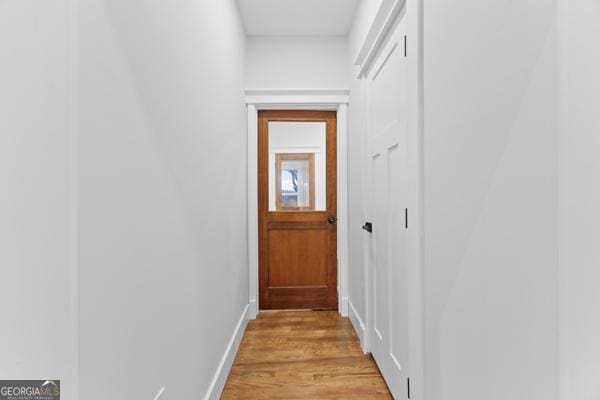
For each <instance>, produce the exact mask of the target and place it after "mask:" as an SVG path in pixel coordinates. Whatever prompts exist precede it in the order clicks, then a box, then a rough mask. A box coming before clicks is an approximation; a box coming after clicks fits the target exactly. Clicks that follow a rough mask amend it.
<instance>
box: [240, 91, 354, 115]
mask: <svg viewBox="0 0 600 400" xmlns="http://www.w3.org/2000/svg"><path fill="white" fill-rule="evenodd" d="M349 101H350V91H349V90H348V89H247V90H246V104H254V105H256V106H257V107H258V108H260V109H266V108H279V109H282V108H288V107H289V108H294V109H302V108H303V107H310V108H312V109H315V107H323V106H325V107H329V108H327V109H331V110H335V109H337V107H338V106H339V105H340V104H348V103H349Z"/></svg>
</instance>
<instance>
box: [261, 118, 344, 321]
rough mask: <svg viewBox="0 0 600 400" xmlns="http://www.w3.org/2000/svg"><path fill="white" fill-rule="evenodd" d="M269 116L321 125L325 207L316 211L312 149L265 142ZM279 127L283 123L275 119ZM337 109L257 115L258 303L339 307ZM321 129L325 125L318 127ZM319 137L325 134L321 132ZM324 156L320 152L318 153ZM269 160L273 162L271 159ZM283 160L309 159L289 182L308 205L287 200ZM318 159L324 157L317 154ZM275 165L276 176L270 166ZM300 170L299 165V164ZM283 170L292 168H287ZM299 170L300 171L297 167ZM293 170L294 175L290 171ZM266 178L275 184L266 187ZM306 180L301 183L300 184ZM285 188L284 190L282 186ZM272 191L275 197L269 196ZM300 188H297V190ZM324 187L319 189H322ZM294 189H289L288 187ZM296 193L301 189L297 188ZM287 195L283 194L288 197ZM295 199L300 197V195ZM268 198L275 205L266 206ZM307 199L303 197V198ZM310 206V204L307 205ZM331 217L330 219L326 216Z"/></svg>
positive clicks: (263, 305) (283, 306) (265, 306)
mask: <svg viewBox="0 0 600 400" xmlns="http://www.w3.org/2000/svg"><path fill="white" fill-rule="evenodd" d="M270 122H276V123H278V122H296V123H301V122H310V123H312V124H314V123H315V122H319V123H320V124H317V125H319V126H321V127H322V126H323V124H324V126H325V130H324V135H325V140H324V142H323V143H324V144H325V149H324V152H325V156H326V157H325V178H324V180H325V181H324V182H323V180H321V182H322V184H324V185H325V203H326V204H325V205H326V207H325V210H322V211H315V210H314V208H315V207H313V206H314V204H316V201H315V198H314V196H315V193H316V192H317V190H316V189H315V181H314V180H315V176H316V175H317V174H316V172H315V162H314V160H315V154H311V153H308V152H307V150H306V149H304V150H301V151H300V150H298V151H297V152H296V153H293V152H291V150H289V148H287V149H286V150H282V151H283V153H277V152H275V151H273V150H272V149H271V148H270V146H269V124H270ZM278 127H279V128H278V129H281V124H279V125H278ZM336 129H337V122H336V114H335V112H333V111H287V110H282V111H260V112H259V115H258V206H259V210H258V219H259V307H260V309H263V310H265V309H302V308H318V309H331V308H337V301H338V300H337V226H336V221H337V218H336V216H337V160H336V153H337V151H336ZM321 132H323V131H321ZM321 137H323V136H321ZM321 157H322V156H321ZM270 160H274V161H272V162H273V164H271V161H270ZM282 160H291V162H295V161H297V160H308V161H307V162H308V163H309V168H308V169H307V171H308V173H307V174H306V176H305V177H306V178H308V179H309V181H310V182H303V181H302V180H301V179H298V180H297V181H296V178H294V182H293V185H294V186H296V187H301V188H304V189H305V190H308V191H309V193H310V196H309V200H308V204H309V207H296V206H295V204H293V205H291V206H286V201H287V200H286V201H283V200H282V199H280V197H281V196H283V195H284V194H285V195H287V196H289V195H290V190H291V187H290V182H289V181H288V182H287V186H286V187H285V188H284V186H283V184H282V181H280V179H281V180H283V175H281V174H282V168H283V167H282V162H283V161H282ZM321 160H322V158H321ZM270 167H274V168H275V172H276V174H275V178H274V181H273V180H272V179H273V178H272V177H270V175H269V168H270ZM298 171H300V170H298ZM287 173H288V174H289V173H292V174H294V173H296V172H295V171H293V170H291V171H287ZM297 175H298V176H299V175H301V173H299V172H298V173H297ZM292 176H293V175H292ZM269 184H275V185H276V189H275V190H270V187H269ZM303 184H304V185H305V186H302V185H303ZM284 189H285V190H284ZM270 193H271V195H273V194H272V193H274V194H275V196H277V197H276V199H275V201H273V199H269V195H270ZM297 193H300V192H297ZM321 193H322V192H321ZM292 194H293V192H292ZM298 198H300V194H298ZM286 199H287V198H286ZM298 201H299V200H298ZM270 204H275V205H276V208H274V209H269V205H270ZM305 204H306V203H305ZM307 209H308V210H307ZM330 219H331V220H330Z"/></svg>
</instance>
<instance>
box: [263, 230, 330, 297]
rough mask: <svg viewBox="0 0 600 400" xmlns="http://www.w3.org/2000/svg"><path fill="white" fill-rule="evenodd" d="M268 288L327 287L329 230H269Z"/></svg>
mask: <svg viewBox="0 0 600 400" xmlns="http://www.w3.org/2000/svg"><path fill="white" fill-rule="evenodd" d="M269 246H270V251H269V277H268V282H269V287H270V288H274V287H291V286H321V287H323V286H326V285H327V230H325V229H320V228H317V229H315V228H305V229H293V228H292V229H271V230H269Z"/></svg>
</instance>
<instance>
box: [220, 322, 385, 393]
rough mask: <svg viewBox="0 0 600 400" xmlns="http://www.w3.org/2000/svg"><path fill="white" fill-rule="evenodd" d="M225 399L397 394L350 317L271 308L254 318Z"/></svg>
mask: <svg viewBox="0 0 600 400" xmlns="http://www.w3.org/2000/svg"><path fill="white" fill-rule="evenodd" d="M221 398H222V399H391V398H392V396H391V395H390V393H389V391H388V389H387V386H386V384H385V382H384V380H383V378H382V376H381V373H380V372H379V369H377V365H376V364H375V362H374V361H373V359H372V358H371V357H370V356H368V355H365V354H363V352H362V350H361V348H360V344H359V340H358V337H357V336H356V333H355V332H354V329H353V328H352V325H351V322H350V320H349V319H348V318H341V317H340V316H339V314H338V312H337V311H267V312H261V313H260V314H259V316H258V318H257V319H256V320H254V321H250V322H249V323H248V328H247V329H246V333H245V334H244V338H243V339H242V343H241V345H240V350H239V351H238V354H237V356H236V358H235V361H234V364H233V367H232V369H231V373H230V374H229V378H228V380H227V383H226V384H225V389H224V390H223V395H222V396H221Z"/></svg>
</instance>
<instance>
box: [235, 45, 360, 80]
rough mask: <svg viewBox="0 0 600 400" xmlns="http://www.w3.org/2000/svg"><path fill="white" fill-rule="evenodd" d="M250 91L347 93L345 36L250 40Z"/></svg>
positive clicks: (247, 76) (247, 73) (248, 65)
mask: <svg viewBox="0 0 600 400" xmlns="http://www.w3.org/2000/svg"><path fill="white" fill-rule="evenodd" d="M247 49H248V57H247V60H246V88H248V89H307V88H308V89H345V88H347V87H348V63H347V59H348V55H347V54H348V52H347V51H348V49H347V42H346V37H344V36H249V37H248V39H247Z"/></svg>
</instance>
